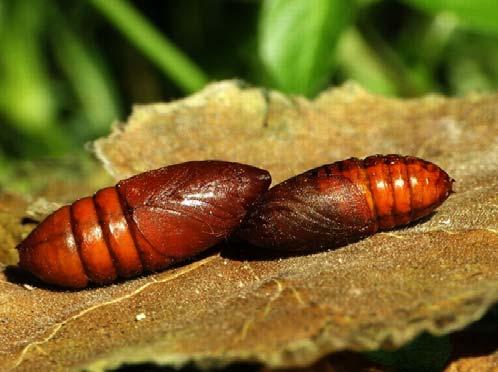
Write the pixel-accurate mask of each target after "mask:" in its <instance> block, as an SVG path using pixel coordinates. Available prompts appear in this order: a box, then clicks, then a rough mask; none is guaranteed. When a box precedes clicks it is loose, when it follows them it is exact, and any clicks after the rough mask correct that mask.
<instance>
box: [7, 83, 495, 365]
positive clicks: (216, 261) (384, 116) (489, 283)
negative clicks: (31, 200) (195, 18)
mask: <svg viewBox="0 0 498 372" xmlns="http://www.w3.org/2000/svg"><path fill="white" fill-rule="evenodd" d="M95 149H96V152H97V154H98V155H99V156H100V157H101V159H103V161H104V163H105V165H106V167H107V168H108V169H109V170H110V171H111V172H112V173H113V174H114V175H116V176H118V177H124V176H128V175H130V174H133V173H136V172H138V171H142V170H146V169H150V168H156V167H159V166H162V165H165V164H171V163H177V162H181V161H185V160H192V159H208V158H218V159H226V160H234V161H241V162H246V163H250V164H254V165H259V166H261V167H265V168H267V169H269V170H270V171H271V172H272V174H273V175H274V179H275V180H276V181H279V180H282V179H283V178H285V177H287V176H289V175H291V174H294V173H296V172H300V171H303V170H305V169H307V168H309V167H312V166H317V165H320V164H322V163H327V162H332V161H336V160H339V159H343V158H346V157H349V156H365V155H369V154H373V153H392V152H396V153H401V154H412V155H417V156H421V157H423V158H426V159H428V160H431V161H434V162H436V163H437V164H439V165H440V166H442V167H443V168H444V169H445V170H447V171H448V172H449V173H450V175H451V176H453V177H454V178H455V179H456V180H457V193H456V194H454V195H453V196H452V197H451V198H450V199H449V200H448V201H447V202H446V203H445V204H444V205H443V206H442V207H441V208H440V209H439V210H438V212H437V213H436V214H435V215H433V216H432V217H431V218H430V219H428V220H426V221H423V222H421V223H419V224H417V225H414V226H410V227H407V228H405V229H400V230H396V231H393V232H388V233H381V234H377V235H375V236H373V237H371V238H369V239H366V240H363V241H361V242H358V243H356V244H351V245H349V246H347V247H345V248H342V249H339V250H336V251H330V252H321V253H316V254H311V255H306V256H296V257H283V258H280V259H272V260H270V259H265V258H259V259H258V258H257V257H256V258H251V259H249V257H248V256H244V252H242V253H240V252H238V253H236V252H234V247H233V246H232V247H231V248H232V249H224V251H223V252H222V254H221V255H220V254H214V255H211V256H206V257H204V258H201V259H199V260H198V261H195V262H192V263H190V264H187V265H184V266H182V267H178V268H175V269H172V270H168V271H165V272H162V273H158V274H154V275H150V276H147V277H142V278H138V279H135V280H131V281H127V282H123V283H119V284H115V285H112V286H109V287H104V288H91V289H86V290H83V291H77V292H70V291H54V290H51V289H48V288H44V287H35V288H31V287H28V288H27V287H24V286H23V285H22V283H23V282H22V280H21V281H20V280H19V279H22V278H21V277H19V275H17V274H16V273H15V272H14V273H12V272H9V271H7V272H4V273H2V274H1V276H0V288H1V289H0V322H2V328H1V329H2V330H1V331H0V365H2V366H6V367H5V368H7V369H9V368H14V367H16V368H17V370H32V369H35V368H36V369H38V370H55V369H69V368H76V367H83V366H84V367H86V368H90V369H92V370H101V369H103V368H110V367H115V366H118V365H120V364H122V363H124V362H127V363H137V362H156V363H160V364H173V365H179V364H182V363H185V362H188V361H195V362H198V363H201V364H209V363H214V364H217V365H221V364H224V363H229V362H231V361H236V360H248V361H249V360H250V361H261V362H263V363H266V364H267V365H268V366H271V367H283V366H286V367H292V366H303V365H307V364H309V363H312V362H314V361H316V360H318V359H319V358H321V357H322V356H324V355H326V354H328V353H330V352H334V351H338V350H346V349H347V350H369V349H376V348H379V347H391V348H392V347H396V346H399V345H402V344H403V343H405V342H407V341H409V340H410V339H412V338H413V337H414V336H415V335H417V334H419V333H420V332H421V331H423V330H427V331H429V332H432V333H434V334H443V333H447V332H450V331H452V330H455V329H459V328H461V327H463V326H465V325H466V324H468V323H469V322H472V321H473V320H476V319H478V318H479V317H480V316H481V315H482V314H483V313H484V312H485V311H486V310H487V309H488V308H489V307H490V306H491V305H492V304H493V303H495V302H496V301H497V300H498V249H497V247H498V222H497V221H498V96H497V95H491V96H475V97H467V98H465V99H446V98H442V97H427V98H423V99H414V100H395V99H387V98H382V97H378V96H373V95H370V94H368V93H366V92H364V91H362V90H361V89H359V88H358V87H357V86H354V85H347V86H345V87H342V88H340V89H335V90H330V91H327V92H325V93H323V94H322V95H321V96H320V97H318V98H317V99H316V100H314V101H308V100H305V99H303V98H289V97H285V96H283V95H281V94H280V93H277V92H268V91H264V90H261V89H258V88H244V87H242V86H240V85H237V84H236V83H234V82H222V83H218V84H213V85H211V86H208V87H207V88H206V89H205V90H204V91H202V92H200V93H198V94H196V95H194V96H192V97H190V98H187V99H185V100H181V101H178V102H173V103H169V104H156V105H149V106H144V107H141V108H137V109H136V110H135V112H134V114H133V115H132V117H131V118H130V120H129V122H128V125H126V126H120V127H117V128H116V129H115V131H114V132H113V134H112V135H111V136H110V137H109V138H107V139H102V140H99V141H98V142H97V143H96V145H95ZM225 248H226V247H225Z"/></svg>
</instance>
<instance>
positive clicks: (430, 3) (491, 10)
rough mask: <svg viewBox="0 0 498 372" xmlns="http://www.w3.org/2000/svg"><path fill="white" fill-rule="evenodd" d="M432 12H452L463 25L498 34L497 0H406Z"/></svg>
mask: <svg viewBox="0 0 498 372" xmlns="http://www.w3.org/2000/svg"><path fill="white" fill-rule="evenodd" d="M405 1H406V2H407V3H409V4H411V5H413V6H415V7H417V8H419V9H421V10H423V11H429V12H431V13H439V12H444V11H447V12H451V13H453V14H454V15H455V16H457V17H458V19H459V20H460V21H461V23H462V25H463V26H465V27H468V28H471V29H473V30H475V31H478V32H484V33H491V34H494V35H498V1H497V0H405Z"/></svg>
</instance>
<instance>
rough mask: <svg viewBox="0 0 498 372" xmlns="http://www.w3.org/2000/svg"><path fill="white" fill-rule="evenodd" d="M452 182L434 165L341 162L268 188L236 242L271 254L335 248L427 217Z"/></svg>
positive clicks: (392, 159)
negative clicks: (243, 240)
mask: <svg viewBox="0 0 498 372" xmlns="http://www.w3.org/2000/svg"><path fill="white" fill-rule="evenodd" d="M452 182H453V180H452V179H451V178H450V177H449V176H448V174H446V172H445V171H443V170H442V169H441V168H439V167H438V166H437V165H435V164H433V163H430V162H428V161H425V160H422V159H418V158H415V157H411V156H400V155H387V156H382V155H375V156H370V157H368V158H366V159H364V160H359V159H356V158H351V159H348V160H344V161H338V162H336V163H333V164H328V165H324V166H321V167H318V168H315V169H312V170H310V171H307V172H305V173H303V174H300V175H298V176H295V177H293V178H290V179H288V180H287V181H284V182H282V183H280V184H278V185H276V186H275V187H273V188H271V189H270V190H269V191H268V192H267V193H266V194H265V195H264V196H263V197H262V198H261V200H260V201H259V202H258V203H257V204H256V205H255V206H254V207H253V208H251V211H250V212H249V213H248V214H247V216H246V219H245V220H244V222H243V224H242V226H241V228H240V230H239V235H240V236H241V237H242V238H243V239H245V240H247V241H249V242H250V243H251V244H254V245H256V246H260V247H265V248H269V249H277V250H279V249H280V250H289V251H306V250H320V249H327V248H335V247H339V246H342V245H345V244H348V243H350V242H354V241H357V240H359V239H362V238H364V237H367V236H369V235H372V234H374V233H375V232H376V231H378V230H386V229H391V228H393V227H396V226H401V225H405V224H408V223H410V222H412V221H414V220H417V219H419V218H421V217H424V216H427V215H429V214H430V213H431V212H432V211H433V210H434V209H435V208H436V207H438V206H439V205H440V204H441V203H442V202H443V201H444V200H446V198H447V197H448V196H449V195H450V193H451V192H452V190H451V187H452Z"/></svg>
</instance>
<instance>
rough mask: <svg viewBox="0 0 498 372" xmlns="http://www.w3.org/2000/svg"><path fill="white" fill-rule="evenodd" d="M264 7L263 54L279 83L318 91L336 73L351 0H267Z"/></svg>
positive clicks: (304, 91) (291, 89)
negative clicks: (336, 55)
mask: <svg viewBox="0 0 498 372" xmlns="http://www.w3.org/2000/svg"><path fill="white" fill-rule="evenodd" d="M261 11H262V13H261V18H260V30H259V54H260V58H261V60H262V62H263V64H264V65H265V67H266V69H267V72H268V74H269V75H270V77H271V79H272V80H273V82H274V84H275V85H276V86H275V87H276V88H278V89H280V90H282V91H284V92H288V93H297V94H305V95H307V96H312V95H313V94H315V93H317V92H318V91H319V90H320V89H321V88H323V86H324V84H325V83H326V82H327V79H328V78H329V77H330V75H331V73H332V60H333V56H334V51H335V46H336V44H337V40H338V38H339V35H340V34H341V32H342V30H343V29H344V27H345V26H346V25H347V24H348V22H349V20H350V18H351V2H350V1H343V0H292V1H289V0H267V1H264V2H263V5H262V10H261Z"/></svg>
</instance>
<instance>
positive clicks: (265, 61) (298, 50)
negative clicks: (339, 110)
mask: <svg viewBox="0 0 498 372" xmlns="http://www.w3.org/2000/svg"><path fill="white" fill-rule="evenodd" d="M497 20H498V2H497V1H496V0H475V1H468V0H404V1H393V0H356V1H350V0H266V1H255V0H253V1H251V0H238V1H236V0H224V1H222V0H168V1H153V0H142V1H138V0H137V1H130V0H90V1H69V2H68V1H63V0H22V1H19V0H0V45H1V54H0V185H1V184H2V182H3V183H5V182H6V180H8V179H12V175H13V174H14V173H13V172H14V168H15V164H16V163H15V161H16V159H35V158H39V157H54V156H57V155H61V154H65V153H67V152H73V153H74V152H78V151H82V149H83V144H84V143H85V142H87V141H89V140H91V139H93V138H95V137H97V136H100V135H103V134H105V133H107V132H108V131H109V128H110V125H111V123H112V122H113V121H115V120H117V119H123V118H124V117H125V116H126V115H127V114H128V113H129V111H130V107H131V106H132V104H134V103H145V102H151V101H164V100H170V99H174V98H178V97H181V96H183V95H185V94H189V93H191V92H193V91H196V90H198V89H200V88H202V87H203V86H204V85H205V84H206V83H207V82H209V81H213V80H219V79H227V78H240V79H244V80H246V81H248V82H250V83H252V84H255V85H262V86H267V87H271V88H276V89H279V90H282V91H284V92H289V93H294V94H303V95H306V96H308V97H313V96H315V95H316V94H317V93H318V92H319V91H320V90H322V89H324V88H326V87H328V86H331V85H337V84H340V83H342V82H344V81H346V80H349V79H354V80H357V81H358V82H359V83H360V84H362V85H363V86H365V87H366V88H367V89H368V90H370V91H372V92H376V93H380V94H386V95H391V96H417V95H422V94H424V93H427V92H442V93H445V94H449V95H462V94H465V93H467V92H470V91H493V90H496V88H497V86H498V21H497Z"/></svg>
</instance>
